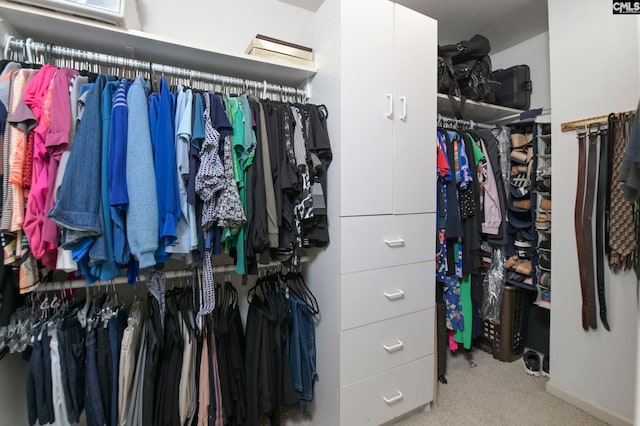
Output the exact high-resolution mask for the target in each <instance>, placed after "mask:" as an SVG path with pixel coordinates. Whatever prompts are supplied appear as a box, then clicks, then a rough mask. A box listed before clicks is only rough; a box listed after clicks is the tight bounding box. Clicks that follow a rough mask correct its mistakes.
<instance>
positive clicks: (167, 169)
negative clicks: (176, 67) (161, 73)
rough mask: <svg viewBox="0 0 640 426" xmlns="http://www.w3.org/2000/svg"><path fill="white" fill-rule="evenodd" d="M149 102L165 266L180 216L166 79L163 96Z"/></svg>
mask: <svg viewBox="0 0 640 426" xmlns="http://www.w3.org/2000/svg"><path fill="white" fill-rule="evenodd" d="M150 102H151V106H150V108H149V117H150V123H151V126H152V128H153V129H154V130H153V131H152V132H151V142H152V146H153V155H154V164H155V171H156V195H157V197H158V216H159V222H158V232H159V234H160V240H159V242H158V251H157V252H156V261H157V262H158V263H164V262H166V261H167V260H169V255H168V254H167V252H166V250H165V249H166V247H167V246H168V245H171V244H172V243H173V242H174V241H175V240H176V237H177V230H176V227H177V224H178V220H180V214H181V210H180V194H179V192H178V171H177V166H176V148H175V140H174V135H175V130H174V124H173V119H174V115H175V114H174V108H173V105H174V101H173V96H172V94H171V91H170V90H169V86H168V85H167V81H166V80H165V78H164V77H162V79H161V80H160V94H156V93H154V94H152V95H151V97H150Z"/></svg>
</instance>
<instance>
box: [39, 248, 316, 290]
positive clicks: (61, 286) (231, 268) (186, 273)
mask: <svg viewBox="0 0 640 426" xmlns="http://www.w3.org/2000/svg"><path fill="white" fill-rule="evenodd" d="M308 262H309V257H308V256H302V257H300V263H308ZM281 265H282V262H279V261H277V262H270V263H268V264H266V265H261V264H259V265H258V269H269V268H277V267H280V266H281ZM235 270H236V267H235V265H220V266H214V267H213V273H214V274H219V273H225V272H235ZM164 275H165V277H166V279H167V280H172V279H176V278H186V277H190V276H192V275H193V271H191V270H188V269H179V270H175V271H166V272H165V273H164ZM144 281H145V280H144V279H141V280H140V282H144ZM127 283H128V282H127V277H117V278H114V279H113V280H111V281H96V282H95V283H93V284H87V281H86V280H84V279H81V280H70V281H53V282H50V283H40V284H38V288H36V289H35V290H34V291H35V292H42V291H55V290H70V289H78V288H89V287H96V286H98V287H100V286H109V285H120V284H127Z"/></svg>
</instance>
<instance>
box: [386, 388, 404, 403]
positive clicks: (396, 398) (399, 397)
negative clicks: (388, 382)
mask: <svg viewBox="0 0 640 426" xmlns="http://www.w3.org/2000/svg"><path fill="white" fill-rule="evenodd" d="M397 392H398V394H397V395H396V396H394V397H391V398H387V397H386V396H383V397H382V399H384V402H386V403H387V405H393V404H395V403H396V402H399V401H401V400H402V398H404V395H403V394H402V392H400V391H397Z"/></svg>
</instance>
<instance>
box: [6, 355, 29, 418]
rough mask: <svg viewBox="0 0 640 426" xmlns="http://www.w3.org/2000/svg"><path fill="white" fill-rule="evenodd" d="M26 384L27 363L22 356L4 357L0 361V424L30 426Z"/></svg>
mask: <svg viewBox="0 0 640 426" xmlns="http://www.w3.org/2000/svg"><path fill="white" fill-rule="evenodd" d="M26 383H27V362H26V361H24V360H23V359H22V357H21V355H20V354H9V355H7V356H6V357H4V358H3V359H2V361H0V418H1V419H2V420H0V424H12V425H26V424H29V422H28V421H27V392H26ZM4 422H9V423H4Z"/></svg>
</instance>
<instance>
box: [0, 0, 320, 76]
mask: <svg viewBox="0 0 640 426" xmlns="http://www.w3.org/2000/svg"><path fill="white" fill-rule="evenodd" d="M0 15H1V16H2V17H3V18H4V21H5V22H6V23H7V24H9V25H10V26H11V27H13V28H14V29H15V30H16V31H17V32H18V33H19V34H14V35H16V36H22V37H31V38H32V39H34V40H35V41H39V42H43V43H51V44H57V45H61V46H68V47H73V48H76V49H83V50H89V51H94V52H99V53H106V54H110V55H115V56H122V57H125V58H135V59H139V60H143V61H149V62H155V63H160V64H166V65H173V66H177V67H181V68H188V69H193V70H198V71H205V72H210V73H215V74H222V75H227V76H231V77H237V78H244V79H251V80H258V81H262V80H267V82H268V83H272V84H282V85H287V86H293V87H298V86H300V85H302V84H303V83H304V82H305V81H306V80H307V79H308V78H309V77H312V76H313V75H314V74H315V73H316V69H315V68H311V67H306V66H301V65H295V64H288V63H284V62H279V61H276V60H269V59H264V58H259V57H255V56H250V55H246V54H244V53H242V54H234V53H228V52H220V51H212V50H209V49H207V48H206V47H204V46H186V45H184V44H182V43H181V42H180V41H179V40H175V39H170V38H167V37H163V36H159V35H155V34H149V33H145V32H142V31H136V30H124V29H121V28H117V27H115V26H112V25H109V24H103V23H101V22H97V21H92V20H89V19H84V18H80V17H75V16H70V15H63V14H58V13H55V12H51V11H48V10H45V9H39V8H35V7H30V6H23V5H19V4H15V3H7V2H4V1H0Z"/></svg>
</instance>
